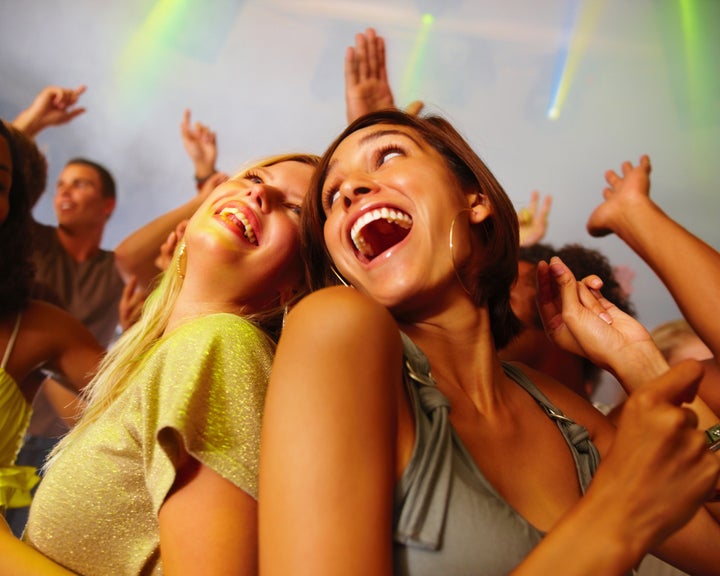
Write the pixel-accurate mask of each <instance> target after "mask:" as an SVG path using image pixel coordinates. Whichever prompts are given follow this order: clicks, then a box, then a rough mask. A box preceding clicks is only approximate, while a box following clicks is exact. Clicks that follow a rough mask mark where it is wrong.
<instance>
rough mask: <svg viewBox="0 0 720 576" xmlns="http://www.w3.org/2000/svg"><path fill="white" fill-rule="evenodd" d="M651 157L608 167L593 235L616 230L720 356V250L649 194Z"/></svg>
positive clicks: (592, 223)
mask: <svg viewBox="0 0 720 576" xmlns="http://www.w3.org/2000/svg"><path fill="white" fill-rule="evenodd" d="M650 171H651V165H650V158H649V157H648V156H642V157H641V158H640V161H639V162H638V164H633V163H631V162H628V161H626V162H623V164H622V168H621V173H620V174H618V173H617V172H615V171H614V170H608V171H607V172H606V174H605V178H606V180H607V183H608V187H607V188H605V189H604V190H603V199H604V201H603V203H602V204H600V205H599V206H598V207H597V208H596V209H595V210H594V212H593V213H592V214H591V215H590V218H589V219H588V222H587V229H588V231H589V232H590V234H592V235H593V236H604V235H607V234H611V233H614V234H616V235H617V236H618V237H619V238H620V239H621V240H623V241H624V242H625V243H626V244H627V245H628V246H629V247H630V248H632V250H633V251H635V252H636V253H637V254H638V256H640V257H641V258H642V259H643V260H644V261H645V262H646V263H647V264H648V265H649V266H650V267H651V268H652V269H653V271H654V272H655V273H656V274H657V275H658V277H659V278H660V279H661V280H662V282H663V283H664V284H665V286H667V288H668V290H669V291H670V293H671V294H672V296H673V298H674V299H675V302H676V303H677V305H678V306H679V308H680V310H681V311H682V313H683V315H684V316H685V318H686V319H687V320H688V322H690V324H691V325H692V326H693V328H695V331H696V332H697V333H698V334H699V335H700V337H701V338H702V339H703V340H704V341H705V343H706V344H707V345H708V347H709V348H710V349H711V350H712V352H713V354H714V355H715V357H720V326H719V325H718V323H717V321H716V316H717V315H716V314H712V313H709V311H710V310H712V309H713V306H714V309H716V310H720V298H719V297H718V294H720V253H718V251H717V250H715V249H714V248H713V247H712V246H710V245H708V244H707V243H706V242H704V241H703V240H701V239H700V238H698V237H697V236H695V235H694V234H692V233H691V232H689V231H688V230H687V229H685V228H684V227H683V226H681V225H680V224H678V222H676V221H675V220H674V219H673V218H671V217H670V216H669V215H668V214H666V213H665V212H664V211H663V210H662V209H661V208H660V207H659V206H658V205H657V204H656V203H655V202H654V201H653V200H652V199H651V198H650Z"/></svg>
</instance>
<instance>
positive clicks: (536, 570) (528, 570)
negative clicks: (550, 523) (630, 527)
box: [512, 495, 643, 576]
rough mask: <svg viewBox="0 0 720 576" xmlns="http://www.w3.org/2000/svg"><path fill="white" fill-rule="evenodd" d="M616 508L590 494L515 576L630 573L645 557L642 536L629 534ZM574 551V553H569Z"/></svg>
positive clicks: (519, 567)
mask: <svg viewBox="0 0 720 576" xmlns="http://www.w3.org/2000/svg"><path fill="white" fill-rule="evenodd" d="M615 509H616V507H615V506H614V505H613V504H612V499H611V500H610V501H609V502H607V501H606V502H603V501H602V500H601V499H593V498H592V496H590V495H588V496H585V497H583V499H582V500H581V501H580V502H579V503H578V504H577V505H576V506H575V507H574V508H573V509H572V510H571V511H570V512H569V513H568V514H567V515H566V516H565V517H564V518H563V519H562V520H561V521H560V522H559V523H558V524H557V525H556V526H555V527H554V528H553V529H552V530H551V531H550V532H549V533H548V534H547V536H545V538H543V540H542V541H541V542H540V544H538V546H536V547H535V549H534V550H533V551H532V552H531V553H530V555H529V556H528V557H527V558H526V559H525V560H524V561H523V562H522V564H520V565H519V566H518V567H517V568H516V569H515V570H513V572H512V575H513V576H538V575H539V574H563V575H564V576H595V575H597V576H614V575H622V574H626V573H628V572H629V571H630V570H631V569H632V568H633V567H634V566H635V565H636V564H637V563H638V562H639V561H640V559H641V558H642V556H643V540H642V539H641V537H640V535H638V534H633V533H631V532H630V531H626V529H625V528H624V526H625V525H626V522H624V521H623V519H622V517H621V516H620V515H619V514H609V512H612V511H613V510H615ZM570 551H572V552H570Z"/></svg>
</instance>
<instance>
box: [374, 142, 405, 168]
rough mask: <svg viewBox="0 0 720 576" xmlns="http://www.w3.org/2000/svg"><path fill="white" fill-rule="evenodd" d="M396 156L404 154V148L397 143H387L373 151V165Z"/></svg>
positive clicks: (381, 163) (378, 164) (379, 164)
mask: <svg viewBox="0 0 720 576" xmlns="http://www.w3.org/2000/svg"><path fill="white" fill-rule="evenodd" d="M398 156H405V150H404V149H403V148H401V147H400V146H398V145H397V144H388V145H387V146H383V147H381V148H379V149H378V150H377V151H376V152H375V165H376V166H378V167H380V166H382V165H383V164H385V163H386V162H389V161H390V160H392V159H393V158H397V157H398Z"/></svg>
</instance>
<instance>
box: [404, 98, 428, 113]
mask: <svg viewBox="0 0 720 576" xmlns="http://www.w3.org/2000/svg"><path fill="white" fill-rule="evenodd" d="M423 108H425V103H424V102H422V101H420V100H415V101H414V102H410V104H408V105H407V106H406V107H405V112H406V113H407V114H409V115H410V116H417V115H418V114H420V112H421V111H422V109H423Z"/></svg>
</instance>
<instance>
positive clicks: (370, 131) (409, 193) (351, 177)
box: [302, 110, 519, 346]
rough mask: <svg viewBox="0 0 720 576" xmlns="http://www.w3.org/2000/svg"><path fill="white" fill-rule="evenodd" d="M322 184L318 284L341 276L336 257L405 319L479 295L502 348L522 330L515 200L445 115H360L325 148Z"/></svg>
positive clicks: (315, 243)
mask: <svg viewBox="0 0 720 576" xmlns="http://www.w3.org/2000/svg"><path fill="white" fill-rule="evenodd" d="M311 190H312V194H311V195H310V196H309V197H308V200H307V202H306V206H305V209H304V210H303V226H302V234H303V247H304V250H305V259H306V262H307V263H308V269H309V278H310V282H311V287H312V288H318V287H321V286H323V285H328V284H333V283H337V281H334V280H333V277H334V272H333V266H334V267H335V268H337V270H339V272H340V273H342V274H343V275H344V276H345V278H346V279H347V280H348V281H350V282H351V283H352V284H353V285H355V286H356V287H358V288H361V289H362V290H364V291H366V292H367V293H369V294H370V295H372V296H373V297H374V298H376V299H377V300H379V301H381V302H382V303H383V304H385V305H386V306H388V307H389V308H390V309H391V311H392V312H393V313H394V314H395V315H396V317H398V315H399V314H408V313H411V314H415V316H414V317H415V318H417V315H418V314H420V315H422V314H425V313H426V312H430V313H432V310H429V309H427V307H428V306H430V307H433V306H435V307H437V306H443V304H444V303H448V304H451V303H452V302H454V301H457V300H458V299H457V298H455V296H456V295H460V296H459V299H460V300H464V299H465V297H466V296H467V293H469V294H470V298H471V301H472V303H473V304H474V305H476V306H488V308H489V310H490V318H491V323H492V332H493V338H494V339H495V343H496V345H497V346H503V345H504V344H505V343H507V341H508V340H509V339H510V338H511V337H512V336H513V334H514V333H515V332H516V331H517V330H518V329H519V322H518V320H517V318H516V317H515V316H514V314H513V313H512V310H511V309H510V305H509V298H510V286H511V285H512V283H513V282H514V280H515V276H516V274H517V249H518V223H517V214H516V213H515V208H514V206H513V204H512V202H511V201H510V199H509V198H508V196H507V194H505V191H504V190H503V189H502V187H501V186H500V184H499V183H498V181H497V180H496V179H495V177H494V176H493V174H492V173H491V172H490V170H489V169H488V168H487V166H486V165H485V164H484V163H483V161H482V160H481V159H480V158H479V157H478V156H477V154H475V152H474V151H473V150H472V147H471V146H470V145H469V144H468V143H467V141H465V139H464V138H463V137H462V136H461V135H460V134H459V133H458V132H457V130H455V128H453V126H452V125H450V124H449V123H448V122H447V121H446V120H444V119H443V118H440V117H437V116H427V117H416V116H410V115H408V114H405V113H403V112H400V111H398V110H384V111H380V112H375V113H372V114H368V115H366V116H363V117H361V118H359V119H358V120H356V121H355V122H353V123H352V124H351V125H350V126H348V127H347V128H346V130H345V131H344V132H343V133H342V134H341V135H340V136H339V137H338V138H337V139H336V140H335V142H334V143H333V144H331V146H330V147H329V148H328V150H327V151H326V152H325V154H324V156H323V157H322V159H321V160H320V165H319V166H318V169H317V170H316V173H315V177H314V179H313V183H312V185H311ZM453 221H454V222H455V224H454V226H453ZM451 228H452V229H453V239H452V241H451V240H450V229H451ZM451 243H452V244H453V246H454V249H453V252H452V254H451V250H450V244H451ZM458 278H461V279H462V280H461V282H458ZM445 288H449V289H447V290H446V289H445ZM466 288H467V293H466V291H465V289H466ZM464 301H466V300H464ZM413 308H415V312H410V311H412V310H413ZM402 319H403V321H405V320H410V321H412V318H411V317H410V316H407V315H406V316H404V317H403V318H402Z"/></svg>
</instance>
